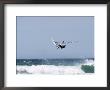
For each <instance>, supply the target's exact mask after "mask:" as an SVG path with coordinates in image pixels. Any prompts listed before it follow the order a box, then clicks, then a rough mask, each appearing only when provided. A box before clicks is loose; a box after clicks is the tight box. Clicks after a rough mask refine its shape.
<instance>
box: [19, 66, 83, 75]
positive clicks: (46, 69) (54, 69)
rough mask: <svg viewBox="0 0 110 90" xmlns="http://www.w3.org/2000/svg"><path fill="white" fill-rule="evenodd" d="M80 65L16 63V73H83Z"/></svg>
mask: <svg viewBox="0 0 110 90" xmlns="http://www.w3.org/2000/svg"><path fill="white" fill-rule="evenodd" d="M84 73H85V72H84V71H83V70H81V67H80V66H54V65H37V66H35V65H32V66H19V65H17V74H60V75H63V74H84Z"/></svg>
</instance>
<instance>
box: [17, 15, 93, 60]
mask: <svg viewBox="0 0 110 90" xmlns="http://www.w3.org/2000/svg"><path fill="white" fill-rule="evenodd" d="M16 35H17V58H88V57H90V58H91V57H92V58H93V57H94V17H92V16H91V17H90V16H89V17H75V16H71V17H70V16H69V17H66V16H65V17H58V16H57V17H38V16H36V17H25V16H23V17H22V16H17V33H16ZM51 37H53V39H54V40H56V41H62V40H65V41H72V43H71V44H68V45H67V47H66V48H64V49H62V50H60V49H57V48H56V47H55V46H54V45H53V43H52V41H51ZM76 41H77V42H76Z"/></svg>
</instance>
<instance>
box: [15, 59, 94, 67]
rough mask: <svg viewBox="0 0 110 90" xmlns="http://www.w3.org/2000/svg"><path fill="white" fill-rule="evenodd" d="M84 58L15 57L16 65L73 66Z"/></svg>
mask: <svg viewBox="0 0 110 90" xmlns="http://www.w3.org/2000/svg"><path fill="white" fill-rule="evenodd" d="M85 60H86V59H17V60H16V65H28V66H32V65H55V66H75V65H79V64H83V63H85ZM92 60H93V59H92Z"/></svg>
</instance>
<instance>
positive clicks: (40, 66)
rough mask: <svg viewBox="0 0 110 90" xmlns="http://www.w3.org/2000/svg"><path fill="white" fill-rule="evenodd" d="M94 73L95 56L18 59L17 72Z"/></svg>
mask: <svg viewBox="0 0 110 90" xmlns="http://www.w3.org/2000/svg"><path fill="white" fill-rule="evenodd" d="M86 73H94V58H86V59H80V58H76V59H75V58H74V59H71V58H70V59H69V58H68V59H17V60H16V74H56V75H65V74H73V75H74V74H86Z"/></svg>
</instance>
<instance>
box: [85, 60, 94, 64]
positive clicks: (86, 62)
mask: <svg viewBox="0 0 110 90" xmlns="http://www.w3.org/2000/svg"><path fill="white" fill-rule="evenodd" d="M84 65H94V60H92V59H91V60H88V59H86V60H85V63H84Z"/></svg>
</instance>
